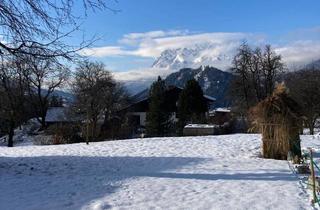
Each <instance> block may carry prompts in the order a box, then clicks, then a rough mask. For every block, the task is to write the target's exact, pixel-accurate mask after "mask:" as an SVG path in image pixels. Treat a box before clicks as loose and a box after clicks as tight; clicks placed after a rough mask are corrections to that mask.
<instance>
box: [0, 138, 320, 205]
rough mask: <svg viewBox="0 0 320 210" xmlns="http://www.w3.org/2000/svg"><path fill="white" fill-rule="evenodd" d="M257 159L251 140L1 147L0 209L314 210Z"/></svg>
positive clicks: (293, 183)
mask: <svg viewBox="0 0 320 210" xmlns="http://www.w3.org/2000/svg"><path fill="white" fill-rule="evenodd" d="M302 138H303V144H305V145H306V146H313V147H318V148H319V146H320V139H317V138H311V137H308V136H303V137H302ZM259 151H260V135H249V134H237V135H225V136H208V137H181V138H152V139H134V140H123V141H109V142H98V143H90V145H85V144H71V145H55V146H54V145H51V146H24V147H19V146H18V147H13V148H7V147H0V156H1V158H0V209H5V210H7V209H10V210H11V209H24V210H27V209H45V210H50V209H108V208H112V209H286V210H289V209H311V206H310V202H309V196H308V193H307V192H306V190H305V189H304V188H303V187H302V185H301V184H300V182H299V179H298V177H297V176H296V175H294V174H293V173H292V172H291V171H290V169H289V167H288V163H287V162H286V161H277V160H267V159H262V158H259V157H258V154H259Z"/></svg>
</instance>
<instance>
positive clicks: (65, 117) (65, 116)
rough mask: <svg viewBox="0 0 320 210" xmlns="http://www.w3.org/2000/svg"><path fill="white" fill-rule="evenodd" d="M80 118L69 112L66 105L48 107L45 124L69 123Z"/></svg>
mask: <svg viewBox="0 0 320 210" xmlns="http://www.w3.org/2000/svg"><path fill="white" fill-rule="evenodd" d="M79 121H80V118H79V117H75V116H73V115H72V114H71V112H70V110H69V108H68V107H49V108H48V111H47V116H46V125H48V126H50V125H58V124H60V125H61V124H71V123H76V122H79Z"/></svg>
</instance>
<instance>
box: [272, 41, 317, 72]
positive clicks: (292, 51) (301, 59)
mask: <svg viewBox="0 0 320 210" xmlns="http://www.w3.org/2000/svg"><path fill="white" fill-rule="evenodd" d="M275 51H276V52H277V53H279V54H281V55H282V57H283V59H284V61H285V62H286V63H287V64H288V65H289V67H290V66H301V65H304V64H307V63H310V62H312V61H314V60H319V59H320V41H311V40H300V41H295V42H292V43H288V44H286V45H285V46H281V47H277V48H276V49H275Z"/></svg>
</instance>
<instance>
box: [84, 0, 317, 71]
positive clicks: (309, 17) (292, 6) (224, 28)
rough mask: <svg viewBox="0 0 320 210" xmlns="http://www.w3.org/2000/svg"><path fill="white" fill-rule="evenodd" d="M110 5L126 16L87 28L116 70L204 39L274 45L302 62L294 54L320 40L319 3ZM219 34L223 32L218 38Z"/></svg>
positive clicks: (104, 17)
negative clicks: (163, 51) (245, 40)
mask: <svg viewBox="0 0 320 210" xmlns="http://www.w3.org/2000/svg"><path fill="white" fill-rule="evenodd" d="M109 2H110V3H109V5H110V7H112V8H115V9H119V10H121V11H120V12H118V13H116V14H114V13H112V12H110V11H98V12H97V13H93V14H92V13H90V14H89V16H88V18H87V19H86V20H85V21H84V24H83V29H84V31H85V34H86V36H87V37H90V36H92V35H94V34H95V35H97V36H99V37H100V38H101V39H100V40H99V41H98V42H97V43H95V46H94V47H95V48H94V49H91V51H90V54H87V55H90V57H91V58H92V59H97V60H100V61H103V62H104V63H105V64H106V65H107V67H109V68H110V69H111V70H113V71H128V70H132V69H140V68H147V67H149V66H150V65H151V64H152V62H153V61H154V60H155V58H156V57H157V56H159V53H160V52H161V50H163V49H166V48H174V47H181V46H183V45H184V44H188V42H190V41H192V42H198V41H200V42H201V39H204V40H206V41H208V40H211V39H217V40H220V42H221V43H229V42H233V41H235V40H236V41H239V40H240V39H241V40H243V39H247V40H248V41H249V42H251V41H252V43H254V44H257V43H271V44H272V45H274V46H275V48H279V52H283V53H284V54H285V55H287V54H288V56H291V57H292V59H293V58H294V59H297V58H296V57H297V55H296V53H295V54H294V53H293V50H296V49H301V48H303V52H304V53H307V54H308V47H309V48H310V46H314V45H315V43H316V44H318V42H319V40H320V12H319V11H320V1H319V0H304V1H299V0H291V1H289V0H277V1H276V0H232V1H231V0H220V1H217V0H171V1H170V0H158V1H156V0H134V1H133V0H118V3H114V2H113V1H112V0H110V1H109ZM216 33H220V34H219V36H218V38H217V34H216ZM221 33H222V34H221ZM190 36H191V37H193V38H190ZM224 36H225V37H226V39H224ZM179 37H180V38H179ZM230 37H231V38H230ZM167 38H169V39H167ZM170 39H171V40H170ZM155 40H156V41H155ZM181 40H183V41H181ZM150 43H151V45H150V46H148V44H150ZM177 43H180V44H177ZM319 47H320V45H319ZM152 49H155V50H152ZM288 49H290V52H289V50H288ZM319 49H320V48H319ZM96 52H99V53H96ZM293 54H294V55H293ZM310 54H314V50H313V51H312V50H311V51H310ZM319 56H320V55H319ZM308 58H309V59H310V56H309V57H308ZM289 60H290V59H289Z"/></svg>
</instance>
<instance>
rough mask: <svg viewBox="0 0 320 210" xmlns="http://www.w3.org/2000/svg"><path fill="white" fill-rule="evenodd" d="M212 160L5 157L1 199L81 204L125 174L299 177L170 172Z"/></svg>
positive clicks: (18, 203) (31, 204)
mask: <svg viewBox="0 0 320 210" xmlns="http://www.w3.org/2000/svg"><path fill="white" fill-rule="evenodd" d="M207 160H208V159H205V158H192V157H190V158H189V157H81V156H39V157H17V158H16V157H0V189H1V191H0V204H1V205H2V204H5V208H6V209H20V208H23V209H39V208H41V209H46V208H47V209H48V208H49V209H79V208H81V207H83V206H84V205H87V204H90V203H92V202H93V201H94V200H95V199H99V198H101V197H104V196H108V195H110V194H111V193H113V192H115V191H116V190H117V189H118V188H120V187H121V181H122V180H125V179H129V178H135V177H154V178H170V179H194V180H212V181H214V180H263V181H278V180H285V181H295V180H296V178H295V177H294V175H291V174H288V172H284V171H270V172H266V173H235V174H230V173H228V174H223V173H221V174H201V173H194V174H193V173H174V172H166V171H168V170H174V169H179V168H182V167H183V166H187V165H196V164H198V163H200V162H203V161H207ZM220 172H221V171H220ZM108 207H110V206H108V205H105V206H104V208H108Z"/></svg>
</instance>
